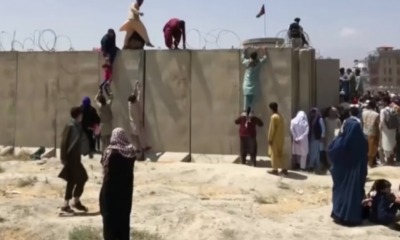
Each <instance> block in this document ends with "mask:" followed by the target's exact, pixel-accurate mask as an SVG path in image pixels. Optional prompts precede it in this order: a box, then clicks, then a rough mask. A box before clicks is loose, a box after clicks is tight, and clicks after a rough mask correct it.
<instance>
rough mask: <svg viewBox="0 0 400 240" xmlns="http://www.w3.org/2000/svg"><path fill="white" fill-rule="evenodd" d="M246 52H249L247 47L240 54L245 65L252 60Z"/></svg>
mask: <svg viewBox="0 0 400 240" xmlns="http://www.w3.org/2000/svg"><path fill="white" fill-rule="evenodd" d="M246 52H247V48H245V49H243V50H242V55H241V56H240V59H241V61H242V64H243V65H247V64H249V62H250V59H248V58H246Z"/></svg>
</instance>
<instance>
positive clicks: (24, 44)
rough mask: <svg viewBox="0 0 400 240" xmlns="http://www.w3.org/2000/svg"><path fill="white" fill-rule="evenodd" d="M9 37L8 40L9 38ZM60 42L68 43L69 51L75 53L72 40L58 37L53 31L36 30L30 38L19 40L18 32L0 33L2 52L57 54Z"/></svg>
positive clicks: (61, 36)
mask: <svg viewBox="0 0 400 240" xmlns="http://www.w3.org/2000/svg"><path fill="white" fill-rule="evenodd" d="M7 37H8V38H7ZM60 40H64V41H67V44H68V45H69V47H68V48H67V49H64V50H67V51H73V50H74V48H73V46H72V41H71V38H69V37H68V36H66V35H58V34H57V33H56V31H54V30H53V29H42V30H35V31H34V32H33V33H32V34H31V36H30V37H25V38H24V39H22V41H21V40H19V39H18V38H17V32H16V31H13V32H12V33H10V32H6V31H0V51H28V52H33V51H43V52H55V51H60V50H61V51H62V50H63V49H59V43H60Z"/></svg>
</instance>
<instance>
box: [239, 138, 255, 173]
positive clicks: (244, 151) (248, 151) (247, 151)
mask: <svg viewBox="0 0 400 240" xmlns="http://www.w3.org/2000/svg"><path fill="white" fill-rule="evenodd" d="M247 155H250V161H251V163H252V164H253V165H254V166H255V165H256V158H257V138H256V137H240V158H241V160H242V163H243V164H245V163H246V157H247Z"/></svg>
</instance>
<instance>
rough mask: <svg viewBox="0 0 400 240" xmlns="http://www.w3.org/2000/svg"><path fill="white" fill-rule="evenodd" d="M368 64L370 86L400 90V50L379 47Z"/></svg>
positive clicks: (367, 59) (368, 60)
mask: <svg viewBox="0 0 400 240" xmlns="http://www.w3.org/2000/svg"><path fill="white" fill-rule="evenodd" d="M366 61H367V62H368V68H369V78H370V86H371V87H374V88H377V87H380V88H381V89H387V90H389V89H390V90H392V91H393V90H394V91H399V90H400V49H394V48H393V47H390V46H382V47H378V48H377V50H376V51H375V52H374V53H373V54H370V55H369V56H368V57H367V58H366Z"/></svg>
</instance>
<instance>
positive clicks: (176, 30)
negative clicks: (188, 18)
mask: <svg viewBox="0 0 400 240" xmlns="http://www.w3.org/2000/svg"><path fill="white" fill-rule="evenodd" d="M163 32H164V40H165V45H166V46H167V48H168V49H179V47H178V46H179V43H180V42H181V38H182V45H183V46H182V47H183V49H186V29H185V21H183V20H180V19H178V18H172V19H170V20H169V21H168V22H167V23H166V24H165V26H164V29H163Z"/></svg>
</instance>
